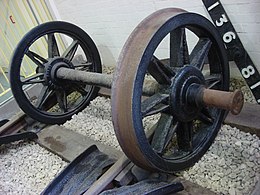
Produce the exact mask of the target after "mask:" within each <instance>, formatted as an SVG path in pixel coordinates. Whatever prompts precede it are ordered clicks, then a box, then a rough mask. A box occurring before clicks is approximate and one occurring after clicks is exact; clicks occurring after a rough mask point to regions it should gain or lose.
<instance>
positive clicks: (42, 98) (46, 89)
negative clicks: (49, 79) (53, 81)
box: [35, 86, 53, 110]
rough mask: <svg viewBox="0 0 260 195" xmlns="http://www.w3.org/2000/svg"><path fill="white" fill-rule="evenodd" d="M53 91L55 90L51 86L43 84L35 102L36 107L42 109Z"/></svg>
mask: <svg viewBox="0 0 260 195" xmlns="http://www.w3.org/2000/svg"><path fill="white" fill-rule="evenodd" d="M52 93H53V91H52V90H51V86H43V87H42V89H41V92H40V94H39V96H38V98H37V101H36V103H35V107H36V108H37V109H40V110H42V109H43V105H44V103H45V102H46V101H47V99H48V98H49V97H50V96H51V94H52Z"/></svg>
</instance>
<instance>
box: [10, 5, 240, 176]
mask: <svg viewBox="0 0 260 195" xmlns="http://www.w3.org/2000/svg"><path fill="white" fill-rule="evenodd" d="M190 36H193V39H190V38H189V37H190ZM194 40H196V41H195V42H194ZM38 42H40V43H42V44H41V45H42V46H41V47H42V48H38V49H37V47H39V46H38V45H37V43H38ZM28 69H29V70H31V74H28V73H27V72H26V71H27V70H28ZM10 73H11V74H10V78H11V88H12V92H13V95H14V97H15V99H16V101H17V103H18V104H19V106H20V107H21V109H22V110H23V111H24V112H25V113H26V114H28V115H29V116H31V117H32V118H34V119H36V120H38V121H41V122H44V123H48V124H56V123H58V124H60V123H63V122H65V121H66V120H68V119H69V118H70V117H71V116H72V115H73V114H75V113H77V112H79V111H81V110H82V109H83V108H84V107H85V106H87V105H88V104H89V102H90V101H91V100H92V99H93V98H95V97H96V96H97V93H98V90H99V87H106V88H111V87H112V96H111V105H112V120H113V125H114V129H115V133H116V136H117V139H118V141H119V144H120V146H121V148H122V150H123V151H124V153H125V154H126V155H127V156H128V158H129V159H130V160H131V161H133V162H134V163H135V164H136V165H138V166H140V167H142V168H144V169H149V170H156V171H162V172H175V171H180V170H183V169H186V168H188V167H190V166H192V165H193V164H194V163H195V162H197V161H198V160H199V159H200V158H201V157H202V156H203V155H204V153H205V152H206V151H207V149H208V148H209V147H210V145H211V144H212V143H213V141H214V138H215V137H216V135H217V133H218V131H219V129H220V127H221V124H222V122H223V120H224V117H225V114H226V111H225V110H230V111H231V112H232V113H233V114H238V113H239V112H240V111H241V109H242V106H243V94H242V93H241V91H235V92H227V90H228V88H229V68H228V60H227V56H226V53H225V48H224V45H223V43H222V40H221V38H220V37H219V35H218V32H217V31H216V29H215V27H214V26H213V25H212V24H211V23H210V22H209V21H208V20H207V19H206V18H204V17H202V16H200V15H198V14H194V13H188V12H186V11H184V10H181V9H175V8H167V9H162V10H159V11H157V12H155V13H153V14H151V15H150V16H148V17H147V18H145V19H144V20H143V21H142V22H141V23H140V24H139V25H138V26H137V27H136V28H135V29H134V31H133V32H132V33H131V35H130V36H129V38H128V40H127V41H126V43H125V45H124V47H123V49H122V51H121V54H120V56H119V59H118V63H117V66H116V71H115V74H114V75H113V76H112V75H105V74H101V61H100V56H99V53H98V50H97V48H96V46H95V44H94V42H93V41H92V40H91V38H90V37H89V36H88V35H87V34H86V33H85V32H84V31H83V30H81V29H80V28H78V27H76V26H75V25H73V24H69V23H66V22H50V23H46V24H42V25H39V26H38V27H36V28H34V29H32V30H31V31H30V32H29V33H28V34H26V35H25V37H24V38H23V39H22V40H21V42H20V43H19V44H18V46H17V49H16V50H15V52H14V55H13V58H12V61H11V71H10ZM31 89H33V90H31ZM31 91H33V93H32V92H31ZM148 119H150V121H151V119H152V121H153V126H152V127H151V126H149V125H148V126H147V125H146V123H145V121H147V120H148Z"/></svg>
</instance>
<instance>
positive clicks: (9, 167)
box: [0, 142, 67, 195]
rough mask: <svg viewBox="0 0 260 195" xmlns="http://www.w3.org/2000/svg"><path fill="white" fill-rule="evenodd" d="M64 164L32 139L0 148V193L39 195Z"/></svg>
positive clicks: (5, 194)
mask: <svg viewBox="0 0 260 195" xmlns="http://www.w3.org/2000/svg"><path fill="white" fill-rule="evenodd" d="M66 165H67V163H66V162H65V161H63V160H62V159H61V158H60V157H58V156H56V155H54V154H52V153H50V152H49V151H47V150H46V149H44V148H42V147H40V146H39V145H38V144H36V143H34V142H29V143H28V142H15V143H12V144H7V145H4V146H1V147H0V167H1V169H0V194H1V195H7V194H12V195H13V194H24V195H25V194H26V195H29V194H32V195H35V194H40V192H42V191H43V189H44V188H45V187H46V186H47V185H48V184H49V183H50V181H51V180H52V179H53V178H54V177H55V175H57V174H58V173H59V172H60V171H61V170H62V169H63V168H64V167H65V166H66Z"/></svg>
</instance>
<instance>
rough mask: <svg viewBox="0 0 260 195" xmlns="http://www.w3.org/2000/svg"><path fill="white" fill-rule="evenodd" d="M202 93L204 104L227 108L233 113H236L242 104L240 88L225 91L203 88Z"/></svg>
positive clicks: (239, 110) (242, 98) (242, 97)
mask: <svg viewBox="0 0 260 195" xmlns="http://www.w3.org/2000/svg"><path fill="white" fill-rule="evenodd" d="M202 94H203V103H204V104H206V105H208V106H214V107H217V108H222V109H225V110H229V111H230V112H231V113H232V114H234V115H238V114H239V113H240V112H241V110H242V108H243V105H244V95H243V93H242V91H241V90H235V91H234V92H227V91H219V90H213V89H206V88H203V91H202Z"/></svg>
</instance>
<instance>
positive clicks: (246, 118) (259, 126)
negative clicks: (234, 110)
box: [225, 103, 260, 137]
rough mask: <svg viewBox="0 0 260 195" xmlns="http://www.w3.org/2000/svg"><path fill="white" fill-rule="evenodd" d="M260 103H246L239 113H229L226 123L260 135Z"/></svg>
mask: <svg viewBox="0 0 260 195" xmlns="http://www.w3.org/2000/svg"><path fill="white" fill-rule="evenodd" d="M259 116H260V105H258V104H250V103H245V104H244V107H243V109H242V111H241V113H240V114H239V115H232V114H230V113H229V114H228V115H227V117H226V119H225V123H226V124H228V125H230V126H232V127H237V128H239V129H240V130H242V131H244V132H249V133H251V134H256V135H257V136H258V137H260V118H259Z"/></svg>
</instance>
